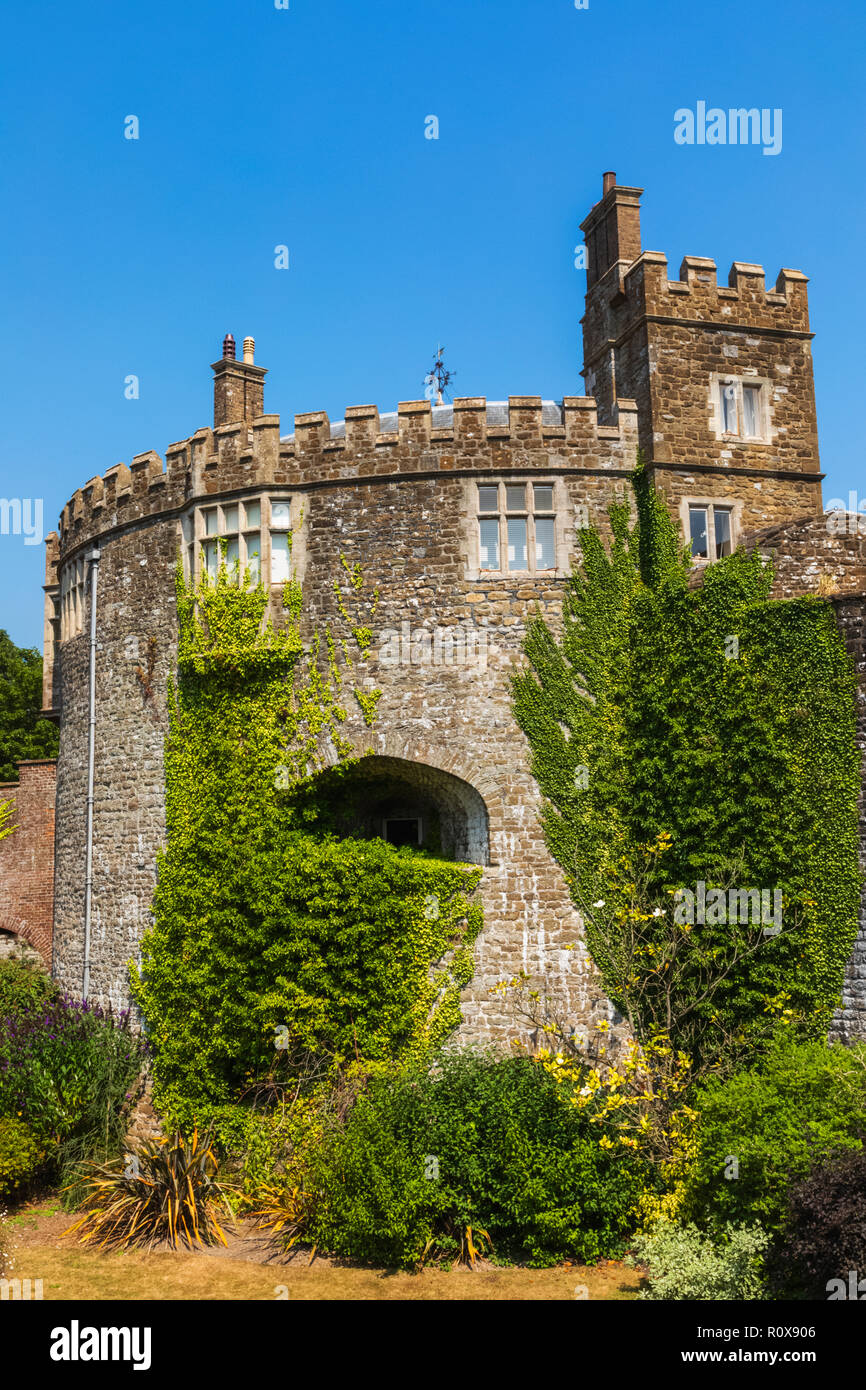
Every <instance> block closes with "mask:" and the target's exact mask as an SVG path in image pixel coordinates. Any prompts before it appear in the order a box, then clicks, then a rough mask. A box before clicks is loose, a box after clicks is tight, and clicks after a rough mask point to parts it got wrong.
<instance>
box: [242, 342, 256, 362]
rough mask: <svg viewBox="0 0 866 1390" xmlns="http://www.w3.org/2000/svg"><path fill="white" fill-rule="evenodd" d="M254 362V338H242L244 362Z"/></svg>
mask: <svg viewBox="0 0 866 1390" xmlns="http://www.w3.org/2000/svg"><path fill="white" fill-rule="evenodd" d="M255 360H256V340H255V338H244V361H245V362H249V363H250V364H254V363H255Z"/></svg>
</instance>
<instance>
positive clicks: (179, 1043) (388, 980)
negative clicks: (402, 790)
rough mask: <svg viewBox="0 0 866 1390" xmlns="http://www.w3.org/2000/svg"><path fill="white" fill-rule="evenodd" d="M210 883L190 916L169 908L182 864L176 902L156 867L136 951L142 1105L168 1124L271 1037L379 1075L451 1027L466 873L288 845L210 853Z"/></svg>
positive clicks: (417, 859)
mask: <svg viewBox="0 0 866 1390" xmlns="http://www.w3.org/2000/svg"><path fill="white" fill-rule="evenodd" d="M195 853H196V854H197V853H199V849H198V847H196V848H195ZM177 854H178V855H179V854H180V851H179V850H178V851H177ZM220 874H221V877H220V879H219V883H218V884H216V885H213V884H212V885H211V887H210V888H209V889H208V894H209V896H208V895H206V894H205V892H204V888H202V889H201V894H200V896H199V898H198V899H197V900H196V903H195V907H194V911H193V912H192V913H190V912H188V910H187V906H186V905H185V906H184V907H183V909H182V910H180V909H178V908H177V907H176V906H175V898H174V895H175V892H176V891H177V892H178V893H179V892H180V891H181V889H182V890H183V892H184V893H185V892H187V891H191V890H190V889H189V881H190V879H193V880H194V879H195V872H194V867H193V864H192V860H191V861H190V864H188V865H187V866H186V868H185V870H184V875H183V881H182V884H181V885H180V886H179V885H178V883H177V882H176V879H175V876H174V867H173V863H169V861H168V859H167V860H166V864H165V865H164V868H163V871H162V872H161V877H160V883H159V885H158V889H157V897H156V908H155V911H156V925H155V926H154V928H153V930H152V931H151V932H150V933H148V934H147V935H146V936H145V938H144V940H143V943H142V954H143V960H144V965H143V967H142V972H143V973H142V976H141V978H140V980H138V981H137V982H136V984H135V993H136V997H137V999H138V1002H139V1003H140V1005H141V1007H142V1010H143V1012H144V1014H145V1016H146V1018H147V1021H148V1031H149V1034H150V1036H151V1037H152V1038H153V1040H154V1046H155V1052H156V1058H155V1068H154V1075H155V1083H156V1084H155V1094H156V1095H157V1097H158V1102H159V1104H160V1105H161V1106H162V1107H163V1108H165V1109H168V1110H170V1111H171V1112H172V1113H173V1114H175V1115H176V1116H177V1117H178V1120H180V1121H183V1122H184V1123H188V1122H189V1119H190V1118H191V1116H192V1115H193V1113H195V1114H196V1115H197V1114H198V1113H199V1108H200V1107H201V1106H202V1105H208V1104H224V1103H225V1102H227V1101H228V1100H229V1098H230V1097H231V1095H232V1092H233V1091H234V1090H236V1088H237V1087H238V1086H239V1085H240V1084H241V1083H242V1081H243V1078H244V1074H245V1072H253V1073H255V1074H259V1073H261V1071H263V1070H264V1069H265V1068H266V1067H267V1065H268V1063H269V1062H270V1060H271V1059H272V1057H273V1055H274V1047H275V1039H276V1038H277V1037H278V1036H279V1033H280V1031H281V1030H282V1029H285V1030H286V1037H287V1038H291V1040H292V1042H295V1041H298V1042H299V1043H300V1044H302V1045H303V1046H305V1047H307V1048H309V1049H310V1050H312V1051H313V1052H315V1053H317V1054H318V1055H333V1054H337V1055H339V1056H341V1057H343V1058H347V1057H355V1056H360V1057H363V1058H365V1059H374V1060H385V1059H397V1058H400V1057H402V1056H404V1055H405V1054H406V1053H408V1052H411V1051H413V1050H417V1049H420V1048H423V1047H428V1046H430V1045H433V1044H435V1043H438V1042H439V1041H440V1040H441V1038H442V1037H443V1036H446V1035H447V1034H448V1033H449V1032H451V1031H452V1030H453V1029H454V1027H456V1025H457V1024H458V1023H459V1021H460V1003H459V1000H460V990H461V989H462V987H463V985H465V984H466V982H467V980H468V979H469V978H470V977H471V974H472V958H471V952H470V951H469V947H468V943H469V942H470V941H471V940H472V939H473V938H474V935H475V934H476V932H477V931H478V928H479V927H480V909H479V907H478V905H477V904H476V903H473V902H471V901H470V898H471V895H472V893H473V892H474V889H475V887H476V886H477V883H478V880H479V878H480V874H481V871H480V870H479V869H474V868H471V867H468V866H466V865H459V864H452V863H446V862H443V861H438V860H432V859H427V858H423V857H421V856H419V855H417V854H416V855H413V854H412V853H411V852H409V851H401V850H396V849H394V848H393V846H391V845H387V844H385V843H384V842H383V841H381V840H373V841H370V842H369V843H367V842H362V841H358V840H345V841H337V840H333V839H323V840H317V839H315V838H313V837H311V836H309V835H305V834H295V833H293V834H291V835H287V836H284V839H283V844H282V847H281V848H280V849H279V850H277V851H273V852H266V851H264V850H262V851H260V852H259V853H258V854H257V855H254V856H251V854H250V850H249V847H248V845H247V844H246V843H244V844H242V845H241V846H240V847H235V849H234V851H232V850H231V848H230V847H228V848H226V849H224V850H223V851H222V856H221V866H220ZM169 899H170V900H171V906H170V907H169V906H168V902H169ZM431 903H433V904H435V910H434V911H431ZM455 946H456V947H458V949H457V950H453V948H454V947H455ZM449 955H450V959H449ZM191 998H194V999H195V1007H194V1008H190V999H191Z"/></svg>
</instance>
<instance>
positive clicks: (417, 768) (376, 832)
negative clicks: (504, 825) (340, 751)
mask: <svg viewBox="0 0 866 1390" xmlns="http://www.w3.org/2000/svg"><path fill="white" fill-rule="evenodd" d="M310 798H311V800H310V805H311V808H313V809H311V813H310V814H311V816H312V817H313V818H314V819H315V821H316V822H317V823H318V824H320V825H322V826H323V827H327V828H329V829H331V830H333V832H334V833H335V834H337V835H343V836H346V837H356V838H358V839H375V838H377V837H378V838H379V839H382V840H387V841H388V842H389V843H390V844H392V845H395V846H397V847H400V846H403V845H409V846H412V847H414V848H418V849H421V850H426V851H427V852H428V853H430V854H435V855H438V856H439V857H440V858H442V859H453V860H459V861H461V862H463V863H468V864H484V865H486V864H489V862H490V837H489V830H488V817H487V807H486V806H485V804H484V800H483V798H482V797H481V796H480V794H479V793H478V792H477V791H476V790H475V788H474V787H473V786H471V785H470V783H469V782H464V781H463V779H462V778H461V777H455V776H454V775H453V774H452V773H450V772H442V771H441V769H439V768H436V767H430V766H429V765H428V764H427V763H413V762H409V761H408V760H407V759H405V758H387V757H379V756H378V755H373V754H370V755H369V756H367V757H365V758H361V759H359V761H358V762H357V763H353V764H351V765H350V766H348V767H340V768H336V769H333V770H331V771H329V772H324V773H322V774H321V776H320V777H317V778H316V780H315V783H314V784H313V787H312V789H311V793H310Z"/></svg>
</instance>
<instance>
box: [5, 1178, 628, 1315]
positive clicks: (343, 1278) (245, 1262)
mask: <svg viewBox="0 0 866 1390" xmlns="http://www.w3.org/2000/svg"><path fill="white" fill-rule="evenodd" d="M75 1219H76V1218H75V1217H74V1216H70V1215H68V1214H67V1213H65V1212H61V1211H60V1209H59V1207H58V1205H57V1204H56V1203H52V1202H46V1201H44V1200H43V1201H42V1202H40V1203H31V1204H29V1205H28V1206H25V1207H23V1208H21V1209H19V1210H18V1211H17V1212H15V1213H13V1214H10V1216H9V1217H8V1219H7V1221H6V1223H5V1226H4V1230H5V1241H6V1244H7V1247H9V1249H10V1253H11V1256H12V1268H11V1269H8V1270H7V1276H8V1277H9V1278H19V1279H31V1280H36V1279H41V1280H42V1290H43V1298H45V1299H46V1300H48V1299H85V1300H88V1299H89V1300H93V1299H96V1300H99V1299H125V1300H137V1299H193V1300H196V1299H279V1298H283V1299H284V1298H286V1297H288V1298H289V1299H341V1300H342V1299H358V1300H380V1299H401V1300H402V1299H434V1300H442V1299H446V1300H451V1299H461V1300H462V1299H497V1300H499V1299H505V1300H508V1299H516V1300H519V1299H543V1300H548V1299H569V1300H574V1299H575V1298H576V1297H578V1296H581V1297H586V1296H587V1295H586V1294H583V1293H578V1290H579V1289H580V1288H581V1286H585V1288H586V1289H587V1290H588V1297H589V1298H591V1299H600V1298H601V1299H630V1298H634V1297H635V1294H636V1292H637V1288H638V1285H639V1283H640V1277H639V1275H638V1274H636V1272H635V1271H634V1270H631V1269H627V1268H625V1267H624V1266H623V1265H620V1264H615V1263H606V1264H602V1265H598V1266H594V1267H590V1268H585V1267H583V1266H580V1265H571V1266H569V1265H558V1266H556V1267H555V1268H553V1269H513V1268H512V1269H501V1268H497V1267H496V1266H494V1265H489V1264H488V1265H484V1266H480V1267H479V1268H477V1269H475V1270H469V1269H463V1268H461V1269H453V1270H451V1271H445V1270H440V1269H426V1270H424V1271H423V1272H422V1273H421V1274H406V1273H403V1272H402V1271H392V1270H378V1269H365V1268H361V1267H359V1266H355V1265H348V1264H344V1263H337V1262H333V1261H329V1260H320V1259H316V1260H314V1261H313V1263H312V1265H310V1264H309V1263H308V1257H307V1255H306V1254H301V1255H299V1256H297V1257H296V1258H294V1259H292V1260H291V1261H289V1262H283V1261H282V1260H281V1258H280V1257H278V1258H277V1259H276V1260H274V1259H269V1251H268V1249H267V1248H266V1247H265V1245H264V1244H263V1242H262V1240H261V1238H260V1237H257V1236H256V1235H255V1234H254V1233H252V1232H246V1231H242V1232H240V1233H238V1234H237V1235H235V1236H231V1237H230V1238H229V1246H228V1249H223V1248H220V1249H217V1250H214V1251H207V1252H199V1251H196V1252H194V1253H193V1252H189V1251H184V1252H179V1251H178V1252H174V1251H160V1252H153V1253H141V1252H135V1253H130V1254H117V1253H111V1254H108V1253H106V1254H100V1253H99V1252H98V1251H93V1250H88V1249H86V1248H82V1246H80V1245H79V1244H78V1243H77V1242H76V1240H75V1238H74V1237H69V1236H66V1237H64V1236H63V1234H62V1233H63V1231H65V1230H66V1228H67V1227H68V1226H69V1225H71V1223H72V1222H73V1221H74V1220H75ZM265 1261H267V1263H265Z"/></svg>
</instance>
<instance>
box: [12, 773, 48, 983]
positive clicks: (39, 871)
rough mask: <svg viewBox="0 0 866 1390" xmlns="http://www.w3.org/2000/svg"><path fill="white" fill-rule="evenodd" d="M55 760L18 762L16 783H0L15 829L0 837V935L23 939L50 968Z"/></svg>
mask: <svg viewBox="0 0 866 1390" xmlns="http://www.w3.org/2000/svg"><path fill="white" fill-rule="evenodd" d="M56 769H57V764H56V762H54V761H53V760H49V759H46V760H44V761H43V760H40V761H33V762H24V763H20V764H19V771H20V778H21V780H20V782H11V783H6V784H2V785H0V801H12V802H13V810H12V813H11V816H10V823H11V824H13V825H15V826H16V827H17V829H16V830H15V831H14V832H13V833H12V834H11V835H8V836H7V837H6V839H4V840H0V935H3V936H6V937H7V944H8V938H9V937H14V938H15V939H16V940H18V941H25V942H27V943H28V944H29V945H30V946H32V947H33V948H34V950H36V951H38V952H39V954H40V956H41V957H42V959H43V961H44V963H45V965H46V966H47V967H49V968H50V966H51V958H52V928H53V919H54V793H55V775H56Z"/></svg>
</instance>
